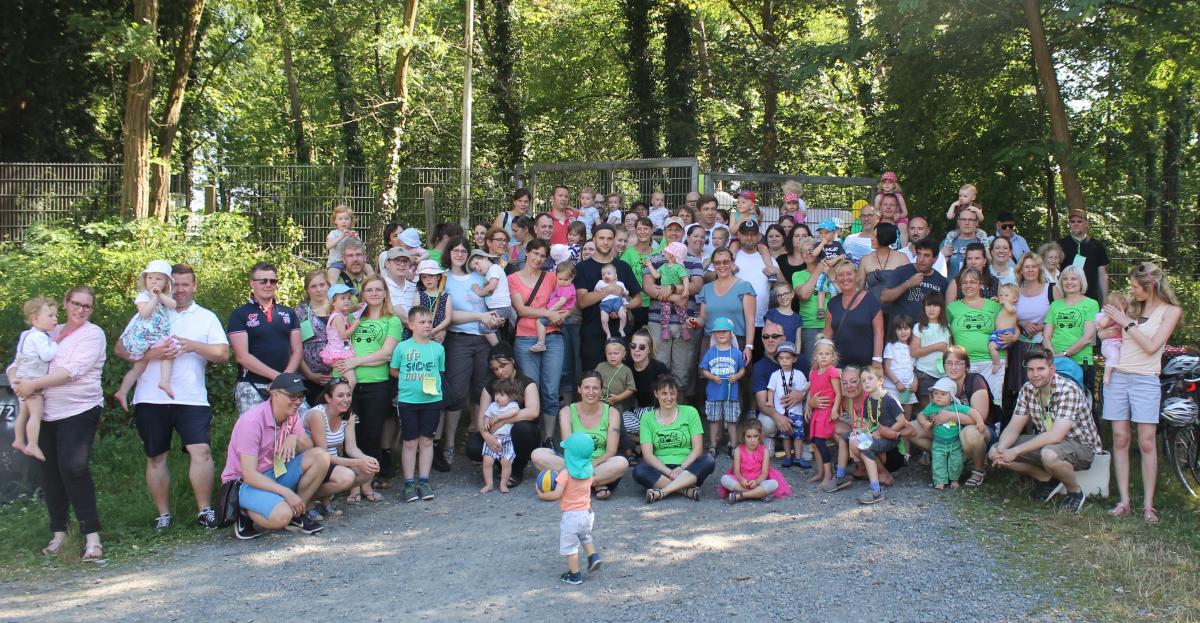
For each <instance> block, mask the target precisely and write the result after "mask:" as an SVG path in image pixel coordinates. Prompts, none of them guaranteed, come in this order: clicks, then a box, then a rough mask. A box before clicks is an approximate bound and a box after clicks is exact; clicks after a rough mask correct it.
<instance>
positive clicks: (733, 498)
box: [729, 491, 742, 505]
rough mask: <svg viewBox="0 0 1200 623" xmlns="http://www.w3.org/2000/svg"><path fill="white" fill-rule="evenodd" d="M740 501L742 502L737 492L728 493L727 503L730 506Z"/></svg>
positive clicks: (740, 495)
mask: <svg viewBox="0 0 1200 623" xmlns="http://www.w3.org/2000/svg"><path fill="white" fill-rule="evenodd" d="M741 501H742V494H741V493H739V492H737V491H730V492H729V503H730V504H731V505H732V504H737V503H738V502H741Z"/></svg>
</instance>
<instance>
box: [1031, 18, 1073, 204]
mask: <svg viewBox="0 0 1200 623" xmlns="http://www.w3.org/2000/svg"><path fill="white" fill-rule="evenodd" d="M1022 3H1023V5H1024V8H1025V19H1026V21H1027V22H1028V23H1029V40H1030V43H1031V44H1032V47H1033V60H1034V63H1035V64H1036V65H1037V73H1038V79H1039V81H1040V82H1041V84H1042V97H1043V98H1044V99H1045V101H1046V110H1047V111H1048V112H1049V113H1050V134H1051V136H1053V138H1054V143H1055V149H1054V157H1055V159H1056V160H1057V161H1058V169H1059V173H1060V174H1061V175H1062V185H1063V192H1064V193H1066V195H1067V209H1068V210H1085V209H1086V208H1085V204H1084V200H1083V187H1082V186H1080V184H1079V175H1078V174H1076V173H1075V162H1074V160H1075V158H1074V154H1073V153H1072V151H1071V132H1070V129H1069V128H1068V127H1067V111H1066V109H1065V108H1064V107H1063V101H1062V92H1061V91H1059V89H1058V76H1057V75H1056V74H1055V73H1054V59H1053V58H1052V57H1051V55H1050V46H1049V44H1048V43H1047V41H1046V31H1045V29H1044V28H1043V25H1042V13H1041V6H1040V2H1039V0H1022Z"/></svg>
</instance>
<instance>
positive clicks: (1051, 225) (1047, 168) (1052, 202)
mask: <svg viewBox="0 0 1200 623" xmlns="http://www.w3.org/2000/svg"><path fill="white" fill-rule="evenodd" d="M1051 162H1053V161H1052V160H1050V159H1049V158H1042V173H1043V174H1044V182H1045V186H1043V194H1042V196H1043V198H1044V199H1045V200H1046V240H1058V239H1059V237H1060V236H1062V232H1060V231H1059V230H1058V198H1057V197H1056V196H1055V192H1057V191H1055V190H1054V167H1053V166H1051Z"/></svg>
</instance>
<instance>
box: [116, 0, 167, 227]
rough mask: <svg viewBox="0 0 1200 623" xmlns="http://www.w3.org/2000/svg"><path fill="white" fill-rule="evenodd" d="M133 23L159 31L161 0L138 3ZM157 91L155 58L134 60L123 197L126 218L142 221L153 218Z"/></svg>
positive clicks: (128, 92) (127, 92)
mask: <svg viewBox="0 0 1200 623" xmlns="http://www.w3.org/2000/svg"><path fill="white" fill-rule="evenodd" d="M133 21H134V23H135V24H139V25H141V26H143V27H146V28H149V29H150V30H151V31H154V30H157V29H158V0H135V1H134V3H133ZM153 92H154V59H153V58H135V59H133V60H132V61H130V63H129V76H128V78H127V82H126V88H125V121H124V124H123V130H124V140H123V142H124V144H123V147H122V155H123V156H124V159H123V161H122V162H123V165H122V169H121V180H122V193H121V194H122V209H123V211H124V213H125V215H126V216H129V215H132V216H133V217H134V218H139V219H140V218H146V217H148V216H150V98H151V96H152V95H153Z"/></svg>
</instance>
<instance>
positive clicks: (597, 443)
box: [571, 402, 608, 461]
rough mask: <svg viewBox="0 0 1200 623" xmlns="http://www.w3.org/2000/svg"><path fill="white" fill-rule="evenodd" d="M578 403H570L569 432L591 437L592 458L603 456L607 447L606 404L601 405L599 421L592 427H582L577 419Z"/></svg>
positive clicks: (581, 423)
mask: <svg viewBox="0 0 1200 623" xmlns="http://www.w3.org/2000/svg"><path fill="white" fill-rule="evenodd" d="M578 407H579V403H577V402H573V403H571V433H572V434H574V433H583V434H585V435H587V436H588V437H591V438H592V448H593V449H592V460H593V461H595V460H596V459H598V458H600V457H602V456H604V452H605V450H607V449H608V405H603V406H602V410H601V413H602V415H601V416H600V421H599V422H597V423H596V426H595V427H594V428H584V427H583V422H581V421H580V420H579V408H578Z"/></svg>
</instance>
